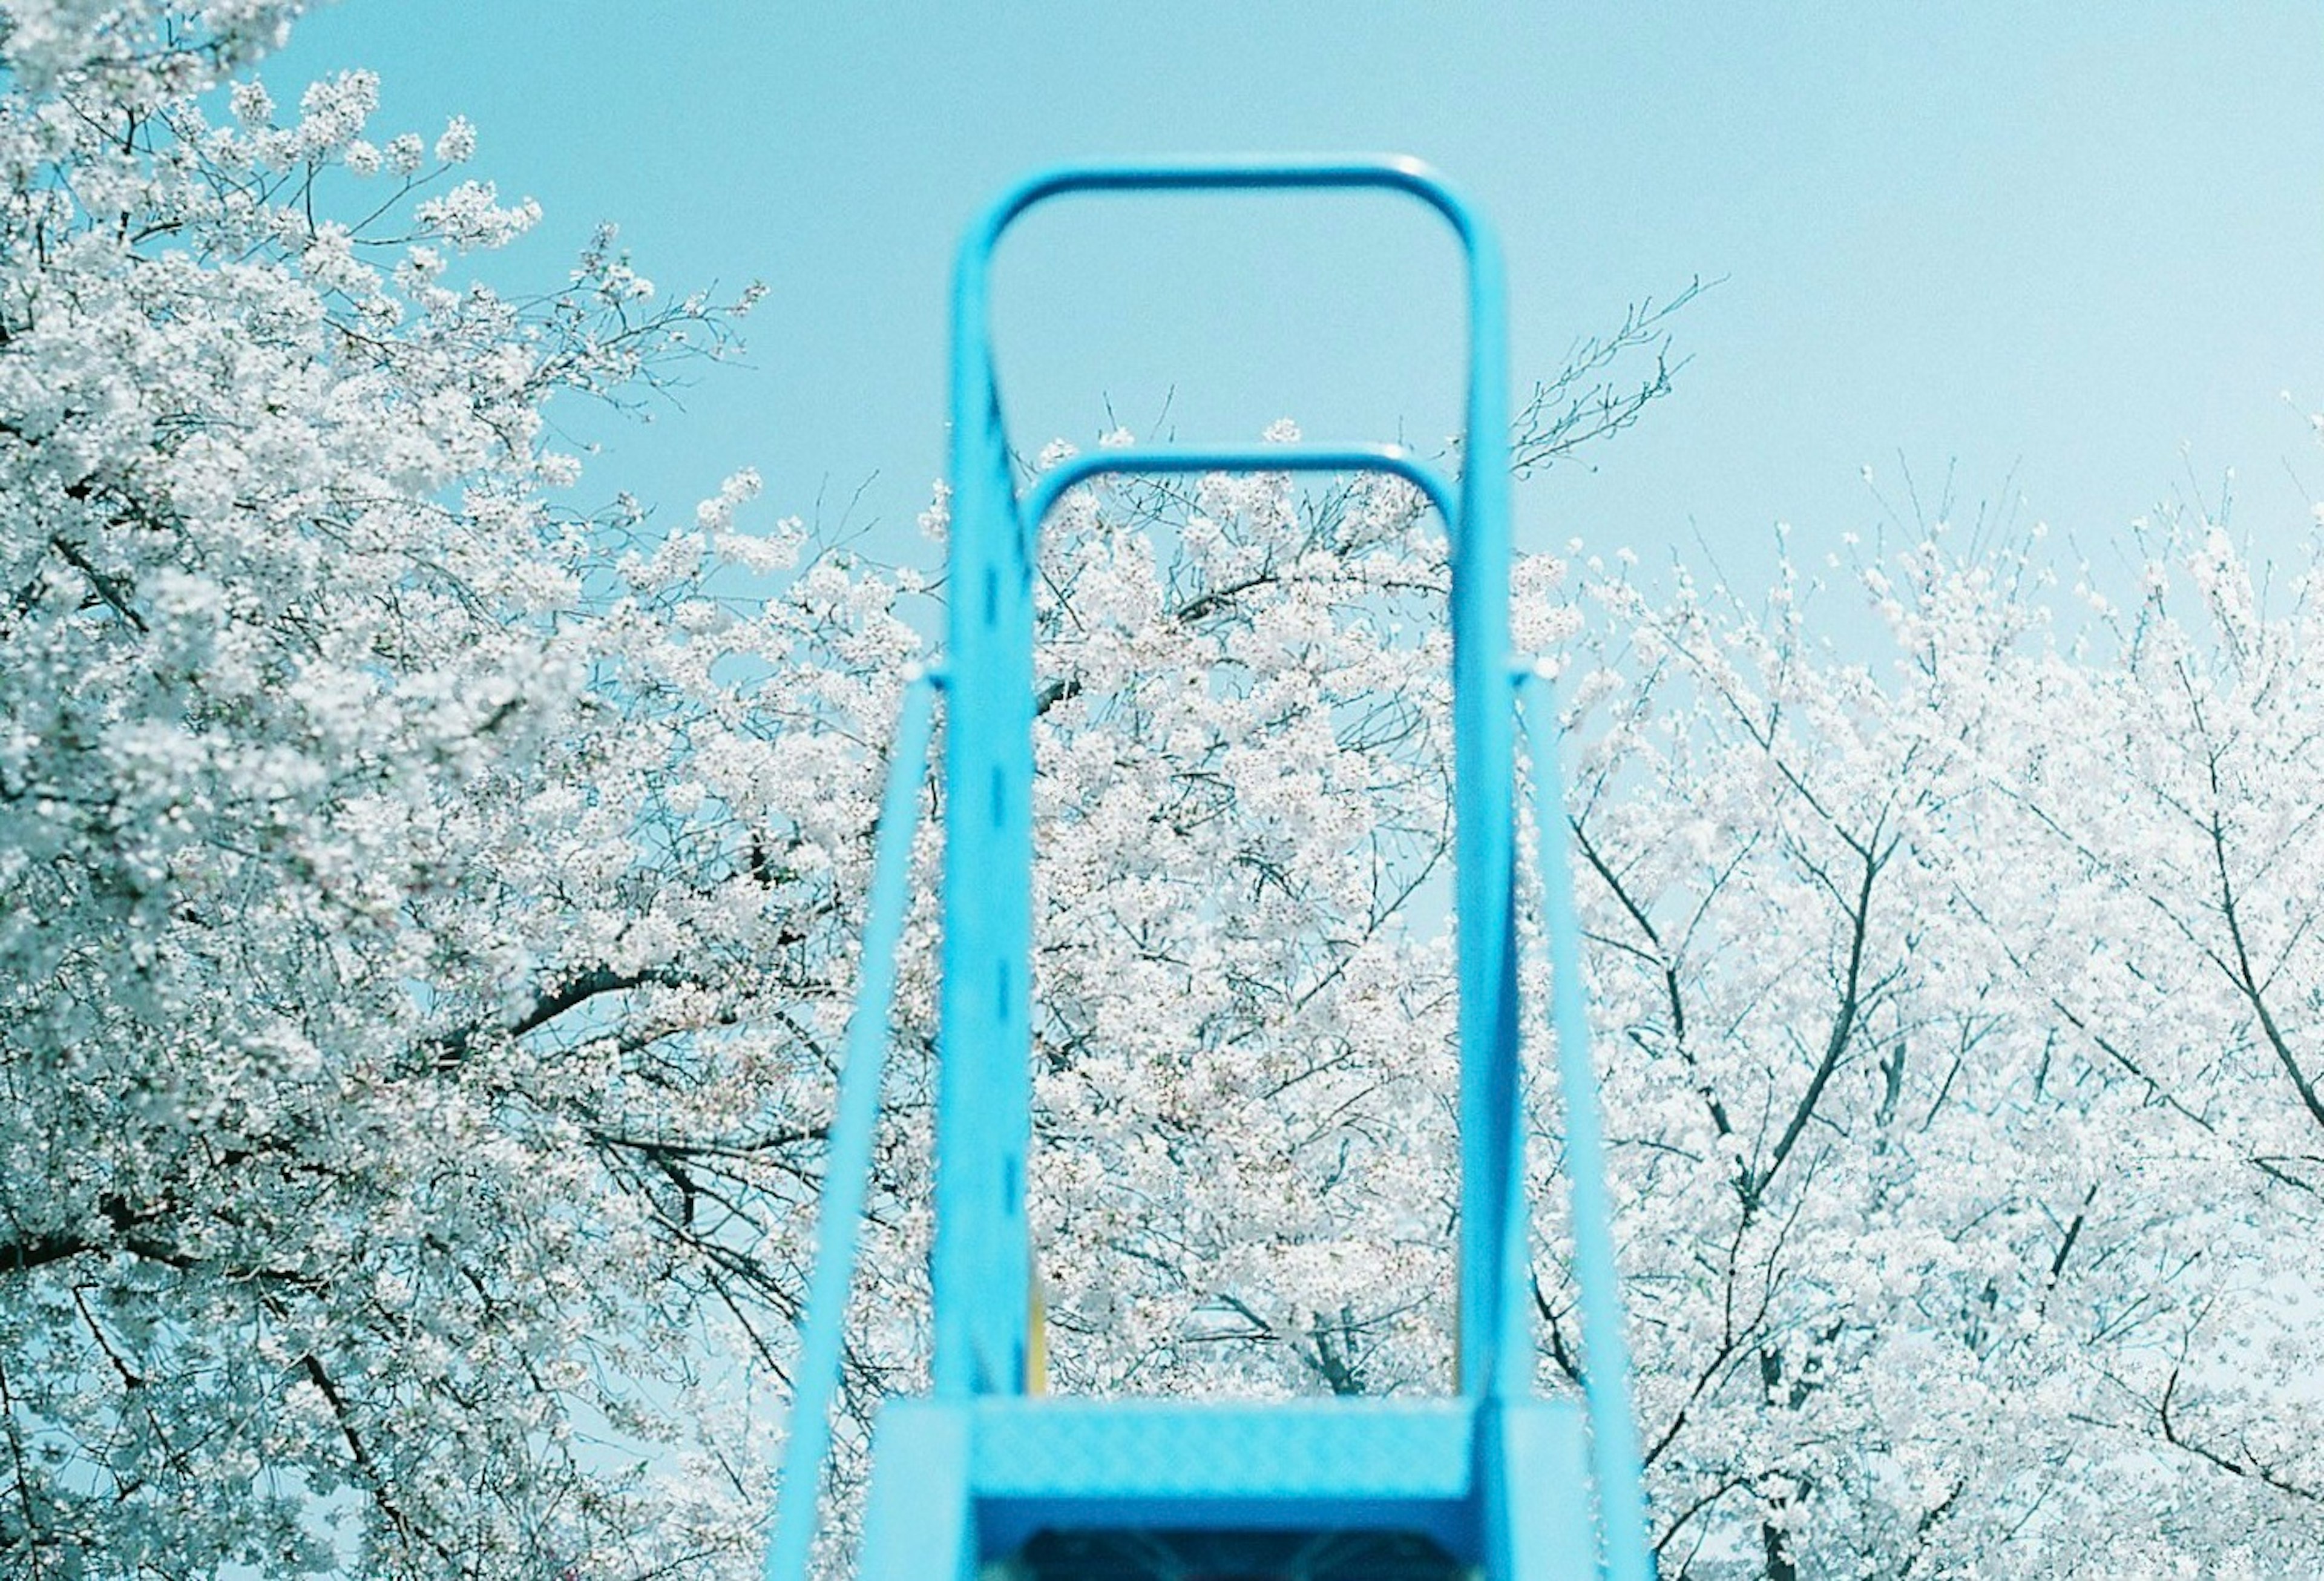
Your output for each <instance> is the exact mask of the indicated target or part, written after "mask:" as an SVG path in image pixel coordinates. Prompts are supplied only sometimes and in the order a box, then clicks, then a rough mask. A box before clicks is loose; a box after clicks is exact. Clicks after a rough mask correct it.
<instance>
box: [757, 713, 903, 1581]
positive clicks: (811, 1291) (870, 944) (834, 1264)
mask: <svg viewBox="0 0 2324 1581" xmlns="http://www.w3.org/2000/svg"><path fill="white" fill-rule="evenodd" d="M943 684H944V680H943V676H942V674H941V673H940V672H927V673H923V674H921V675H918V676H916V677H914V678H913V679H912V680H911V681H910V682H909V683H908V685H907V686H906V687H905V689H904V699H903V707H902V708H901V710H900V711H899V714H898V716H897V719H896V737H895V743H894V744H893V745H892V746H891V747H890V749H889V756H888V783H887V788H886V790H885V791H884V792H883V794H882V795H881V798H880V824H879V832H878V834H877V836H876V838H875V844H874V846H873V848H872V854H871V900H870V903H869V904H868V905H867V906H866V908H865V911H864V920H863V944H862V954H861V955H860V956H859V957H858V958H857V975H856V986H855V1010H854V1013H853V1015H851V1016H850V1017H849V1018H848V1022H847V1046H846V1049H845V1052H844V1057H843V1063H842V1064H841V1065H840V1068H839V1097H838V1101H837V1103H835V1105H833V1107H832V1115H831V1134H830V1140H829V1142H827V1144H826V1148H825V1163H824V1170H823V1194H822V1197H821V1200H820V1202H819V1203H818V1205H817V1212H816V1256H815V1272H814V1274H813V1275H812V1276H811V1278H810V1280H809V1282H808V1285H807V1304H806V1307H805V1308H804V1309H803V1312H802V1315H801V1318H800V1321H799V1354H798V1363H797V1364H796V1365H795V1366H794V1367H793V1369H792V1372H791V1410H790V1419H789V1430H788V1438H786V1441H785V1442H784V1445H783V1469H782V1482H781V1484H780V1491H781V1499H780V1502H779V1503H778V1504H777V1505H776V1506H775V1535H774V1541H773V1542H772V1544H771V1545H770V1547H769V1549H768V1551H767V1575H768V1576H769V1577H770V1578H772V1577H776V1576H790V1577H797V1578H798V1581H804V1578H805V1576H806V1575H807V1556H808V1550H809V1549H811V1548H812V1547H813V1546H814V1543H815V1521H816V1512H817V1511H818V1509H819V1508H820V1507H821V1504H822V1491H823V1464H824V1460H825V1457H826V1456H828V1455H829V1453H830V1450H831V1406H832V1400H833V1397H834V1396H835V1394H836V1393H837V1392H838V1389H839V1369H840V1359H841V1354H842V1349H841V1342H842V1340H843V1338H844V1335H845V1331H846V1322H847V1292H848V1290H849V1288H850V1287H851V1286H852V1285H853V1283H854V1281H855V1244H856V1234H857V1232H858V1231H859V1229H860V1228H861V1227H862V1223H863V1200H864V1196H865V1193H866V1192H867V1191H868V1189H869V1188H870V1186H871V1142H872V1137H873V1133H875V1132H876V1131H877V1130H878V1129H879V1121H880V1084H881V1077H883V1076H884V1075H885V1074H886V1072H887V1066H888V1010H889V1006H890V1003H891V1002H892V1001H893V1000H894V998H895V994H896V946H897V944H898V942H899V940H900V939H901V938H902V937H903V932H904V919H905V917H906V915H907V914H908V912H909V911H910V910H911V877H912V837H913V834H914V833H915V831H916V830H917V829H918V827H919V821H920V784H921V781H923V780H925V779H926V778H927V767H928V746H929V743H930V742H931V740H932V739H933V735H934V731H935V727H936V725H935V719H936V691H937V689H939V688H940V687H941V686H942V685H943Z"/></svg>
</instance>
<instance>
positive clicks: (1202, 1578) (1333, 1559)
mask: <svg viewBox="0 0 2324 1581" xmlns="http://www.w3.org/2000/svg"><path fill="white" fill-rule="evenodd" d="M1004 1573H1012V1574H1011V1581H1462V1577H1463V1576H1467V1575H1468V1574H1469V1572H1468V1571H1467V1570H1466V1569H1465V1568H1464V1567H1462V1565H1460V1564H1459V1563H1458V1562H1457V1561H1455V1560H1454V1559H1453V1558H1452V1555H1450V1554H1448V1553H1446V1552H1445V1551H1444V1550H1443V1549H1441V1548H1439V1547H1438V1546H1437V1545H1436V1544H1435V1543H1434V1542H1432V1541H1430V1540H1429V1539H1426V1538H1425V1537H1419V1536H1416V1535H1413V1534H1411V1533H1407V1532H1387V1533H1374V1532H1357V1533H1350V1532H1329V1531H1326V1532H1312V1531H1045V1532H1042V1533H1041V1534H1040V1535H1039V1536H1037V1537H1036V1538H1035V1539H1033V1540H1032V1541H1031V1542H1028V1543H1027V1544H1026V1545H1025V1547H1024V1548H1023V1549H1021V1550H1019V1552H1018V1554H1017V1555H1016V1556H1015V1557H1014V1558H1013V1559H1012V1560H1011V1561H1010V1564H1009V1566H1008V1567H1006V1571H1005V1572H1004Z"/></svg>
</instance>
